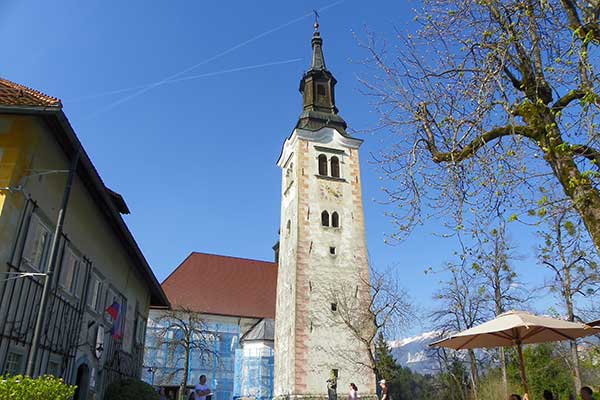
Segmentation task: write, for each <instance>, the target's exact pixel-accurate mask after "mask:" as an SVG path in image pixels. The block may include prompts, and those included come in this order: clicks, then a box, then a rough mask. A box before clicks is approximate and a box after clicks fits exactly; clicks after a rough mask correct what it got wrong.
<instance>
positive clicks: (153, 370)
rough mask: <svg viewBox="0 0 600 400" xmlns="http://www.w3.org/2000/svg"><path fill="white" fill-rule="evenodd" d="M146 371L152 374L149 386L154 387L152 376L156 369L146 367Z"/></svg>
mask: <svg viewBox="0 0 600 400" xmlns="http://www.w3.org/2000/svg"><path fill="white" fill-rule="evenodd" d="M147 371H148V372H149V373H150V374H152V378H151V381H150V384H151V385H152V386H154V374H155V373H156V368H153V367H148V369H147Z"/></svg>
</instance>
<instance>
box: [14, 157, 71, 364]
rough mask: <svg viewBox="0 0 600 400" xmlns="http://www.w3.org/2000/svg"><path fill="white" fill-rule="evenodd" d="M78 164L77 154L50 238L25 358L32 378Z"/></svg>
mask: <svg viewBox="0 0 600 400" xmlns="http://www.w3.org/2000/svg"><path fill="white" fill-rule="evenodd" d="M78 163H79V152H77V153H76V154H75V155H74V156H73V160H72V161H71V168H70V169H69V175H68V177H67V183H66V185H65V190H64V192H63V198H62V203H61V206H60V210H59V211H58V218H57V221H56V229H55V231H54V237H53V238H52V246H51V247H50V257H49V258H48V267H47V268H46V274H45V275H44V288H43V289H42V298H41V300H40V308H39V309H38V313H37V318H36V320H35V328H34V331H33V339H32V341H31V349H30V350H29V357H27V369H26V370H25V375H26V376H33V369H34V368H35V362H36V358H37V353H38V348H39V346H40V339H41V336H42V328H43V326H44V322H45V319H46V318H45V317H46V307H47V306H48V299H49V297H50V286H51V283H52V274H53V273H54V267H55V264H56V259H57V258H58V247H59V245H60V238H61V236H62V230H63V223H64V220H65V215H66V213H67V206H68V204H69V196H70V194H71V187H72V186H73V178H74V177H75V173H76V171H77V164H78Z"/></svg>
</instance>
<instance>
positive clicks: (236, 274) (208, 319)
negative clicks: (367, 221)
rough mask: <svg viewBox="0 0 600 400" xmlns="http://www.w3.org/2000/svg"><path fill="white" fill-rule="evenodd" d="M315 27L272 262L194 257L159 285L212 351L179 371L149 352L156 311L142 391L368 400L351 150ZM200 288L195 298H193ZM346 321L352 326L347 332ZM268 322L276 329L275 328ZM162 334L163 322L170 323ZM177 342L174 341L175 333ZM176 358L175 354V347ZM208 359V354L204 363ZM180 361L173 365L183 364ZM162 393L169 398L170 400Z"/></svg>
mask: <svg viewBox="0 0 600 400" xmlns="http://www.w3.org/2000/svg"><path fill="white" fill-rule="evenodd" d="M322 44H323V41H322V39H321V36H320V33H319V30H318V24H315V30H314V33H313V37H312V58H311V63H310V69H309V70H308V71H307V72H306V73H305V74H304V75H303V76H302V79H301V81H300V92H301V94H302V111H301V114H300V117H299V119H298V122H297V124H296V126H295V128H294V129H293V131H292V133H291V135H290V136H289V137H288V138H287V139H286V140H285V142H284V144H283V149H282V152H281V155H280V157H279V161H278V163H277V165H278V166H279V167H280V168H281V171H282V184H281V185H282V186H281V223H280V235H279V242H278V244H277V245H275V247H274V250H275V261H276V262H266V261H257V260H248V259H241V258H236V257H227V256H219V255H208V254H202V253H192V254H191V255H190V256H189V257H188V258H187V259H186V260H185V261H184V262H183V263H182V264H181V265H180V266H179V267H177V268H176V269H175V270H174V271H173V273H172V274H171V275H170V276H169V277H168V278H167V279H166V280H165V281H164V282H163V283H162V288H163V290H164V291H165V293H166V294H167V297H168V299H169V301H170V304H171V306H172V308H173V309H174V310H175V309H180V310H190V312H194V313H201V314H202V316H203V319H204V322H205V323H206V326H208V327H209V329H208V330H209V331H210V334H209V335H207V336H208V337H209V339H208V340H207V342H206V343H205V344H208V345H209V346H204V347H202V346H196V347H198V348H200V350H196V351H192V352H191V356H190V360H189V362H188V363H187V364H186V363H185V362H183V361H181V357H178V358H177V357H175V358H177V360H179V361H177V362H169V360H170V359H174V358H173V355H169V351H168V349H169V345H168V343H165V342H164V341H162V340H156V338H155V337H154V336H156V335H154V333H156V332H160V331H164V329H165V327H166V328H168V326H166V325H165V326H161V324H163V325H164V324H165V322H164V320H162V322H159V321H161V316H163V315H164V314H165V312H167V311H166V310H164V309H160V308H158V309H154V310H153V311H152V312H151V315H150V321H149V325H148V330H147V343H149V345H148V346H147V348H146V354H145V360H144V365H145V367H146V369H145V371H144V379H145V380H146V381H147V382H149V383H152V384H154V385H157V386H162V387H165V388H167V389H168V391H171V390H172V391H173V393H175V392H177V391H178V390H179V389H178V385H179V383H180V382H181V381H182V377H183V375H182V371H183V370H184V369H185V368H186V367H185V366H186V365H187V368H188V373H189V376H188V382H187V385H188V388H190V389H191V385H193V384H194V383H195V382H196V381H197V379H198V376H199V375H201V374H203V375H206V377H207V379H208V385H209V387H210V388H211V390H212V391H213V393H214V396H213V400H229V399H231V398H232V397H233V398H236V399H239V398H244V399H249V398H252V399H258V400H267V399H269V400H270V399H272V398H276V399H279V400H283V399H285V400H292V399H300V398H302V399H311V400H313V399H314V400H318V399H325V398H327V395H328V391H329V392H331V391H333V390H337V391H338V393H340V395H342V393H346V392H347V390H348V387H349V385H350V383H355V384H356V385H357V386H358V387H359V390H360V393H361V398H363V399H370V398H374V397H375V376H374V374H373V372H372V369H371V368H369V365H370V360H369V353H368V349H366V348H365V344H364V342H361V341H360V337H361V335H362V337H365V336H367V335H369V334H372V333H373V331H372V329H374V326H373V324H372V323H371V319H370V317H369V315H368V305H369V300H370V293H369V285H368V279H369V270H368V262H367V251H366V244H365V234H364V221H363V210H362V199H361V186H360V185H361V183H360V167H359V159H358V149H359V147H360V145H361V143H362V140H360V139H356V138H353V137H352V136H351V135H349V134H348V132H347V131H346V127H347V125H346V122H345V121H344V119H342V117H341V116H340V115H339V114H338V109H337V107H336V104H335V85H336V80H335V78H334V77H333V74H332V73H331V72H330V71H329V70H328V69H327V68H326V66H325V59H324V57H323V50H322ZM200 287H201V288H203V289H202V290H198V288H200ZM342 315H346V316H348V315H353V316H356V317H357V318H356V320H358V324H357V325H354V326H352V329H350V328H349V327H348V326H347V323H348V322H349V321H348V320H347V319H346V320H344V318H343V316H342ZM273 319H274V320H275V321H274V327H273ZM166 323H167V324H168V321H167V322H166ZM174 335H176V333H174ZM171 347H172V346H171ZM206 347H210V348H212V349H214V351H210V352H208V354H206V353H207V352H206V351H204V352H203V350H202V349H203V348H206ZM179 355H181V354H179ZM169 393H170V392H169Z"/></svg>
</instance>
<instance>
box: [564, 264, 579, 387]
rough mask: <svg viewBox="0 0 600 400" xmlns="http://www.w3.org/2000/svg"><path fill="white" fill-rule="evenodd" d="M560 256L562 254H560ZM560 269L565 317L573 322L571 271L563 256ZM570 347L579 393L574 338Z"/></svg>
mask: <svg viewBox="0 0 600 400" xmlns="http://www.w3.org/2000/svg"><path fill="white" fill-rule="evenodd" d="M561 256H562V254H561ZM562 264H563V265H562V270H563V288H562V293H563V296H564V300H565V308H566V309H567V319H568V320H569V321H571V322H575V309H574V306H573V292H572V291H571V271H570V269H569V265H568V263H567V261H566V260H565V258H564V257H563V259H562ZM569 344H570V347H571V358H572V360H571V361H572V367H571V368H572V370H573V380H574V382H575V393H579V392H580V390H581V371H580V369H579V353H578V351H577V342H576V341H575V340H571V341H570V343H569Z"/></svg>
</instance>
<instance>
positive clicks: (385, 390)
mask: <svg viewBox="0 0 600 400" xmlns="http://www.w3.org/2000/svg"><path fill="white" fill-rule="evenodd" d="M379 387H380V388H381V398H380V399H379V400H390V396H389V394H388V386H387V382H386V381H385V379H382V380H380V381H379Z"/></svg>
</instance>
